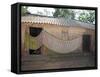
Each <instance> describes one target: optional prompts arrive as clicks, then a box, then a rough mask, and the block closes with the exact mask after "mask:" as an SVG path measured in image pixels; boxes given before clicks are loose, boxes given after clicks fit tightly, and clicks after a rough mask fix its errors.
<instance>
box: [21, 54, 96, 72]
mask: <svg viewBox="0 0 100 77" xmlns="http://www.w3.org/2000/svg"><path fill="white" fill-rule="evenodd" d="M93 66H95V56H94V54H93V53H86V52H85V53H71V54H67V55H58V56H43V55H31V56H24V57H22V59H21V70H23V71H24V70H42V69H59V68H77V67H93Z"/></svg>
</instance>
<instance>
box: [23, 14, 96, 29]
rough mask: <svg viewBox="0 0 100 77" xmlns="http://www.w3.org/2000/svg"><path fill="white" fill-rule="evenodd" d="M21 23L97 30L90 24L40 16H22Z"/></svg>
mask: <svg viewBox="0 0 100 77" xmlns="http://www.w3.org/2000/svg"><path fill="white" fill-rule="evenodd" d="M21 22H29V23H30V22H31V23H43V24H45V23H47V24H55V25H58V26H72V27H75V26H78V27H84V28H88V29H95V25H93V24H88V23H84V22H80V21H77V20H71V19H70V20H69V19H65V18H52V17H40V16H22V17H21Z"/></svg>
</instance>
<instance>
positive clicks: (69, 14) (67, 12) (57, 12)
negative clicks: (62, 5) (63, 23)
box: [53, 9, 75, 19]
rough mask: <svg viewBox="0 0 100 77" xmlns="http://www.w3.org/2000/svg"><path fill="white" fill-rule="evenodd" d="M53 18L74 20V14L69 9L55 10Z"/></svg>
mask: <svg viewBox="0 0 100 77" xmlns="http://www.w3.org/2000/svg"><path fill="white" fill-rule="evenodd" d="M53 16H54V17H64V18H68V19H74V18H75V13H74V11H72V10H71V9H55V13H54V14H53Z"/></svg>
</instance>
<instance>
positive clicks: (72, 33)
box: [21, 23, 95, 54]
mask: <svg viewBox="0 0 100 77" xmlns="http://www.w3.org/2000/svg"><path fill="white" fill-rule="evenodd" d="M29 27H40V28H43V29H44V30H46V31H48V32H49V33H50V34H52V35H54V36H56V37H57V38H59V39H62V40H72V39H74V38H77V37H79V36H82V35H83V34H89V35H91V50H92V51H94V49H95V45H94V43H95V32H94V30H90V29H86V28H82V27H65V26H62V27H61V26H57V25H53V24H52V25H50V24H35V23H22V25H21V31H22V33H21V35H22V37H21V40H22V54H23V52H24V53H25V51H26V53H25V54H27V50H28V49H26V48H25V47H24V36H25V32H28V33H29ZM79 50H82V45H81V46H80V47H79Z"/></svg>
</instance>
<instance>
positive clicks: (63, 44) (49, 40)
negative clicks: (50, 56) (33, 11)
mask: <svg viewBox="0 0 100 77" xmlns="http://www.w3.org/2000/svg"><path fill="white" fill-rule="evenodd" d="M29 39H30V40H29V48H30V49H33V50H36V49H38V48H40V47H41V46H42V45H44V46H46V47H47V48H48V49H50V50H52V51H54V52H57V53H69V52H73V51H74V50H76V49H77V48H79V47H80V46H81V45H82V36H80V37H77V38H74V39H72V40H61V39H59V38H56V36H54V35H52V34H50V33H49V32H47V31H45V30H42V31H41V32H40V33H39V35H38V36H36V37H32V36H29Z"/></svg>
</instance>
